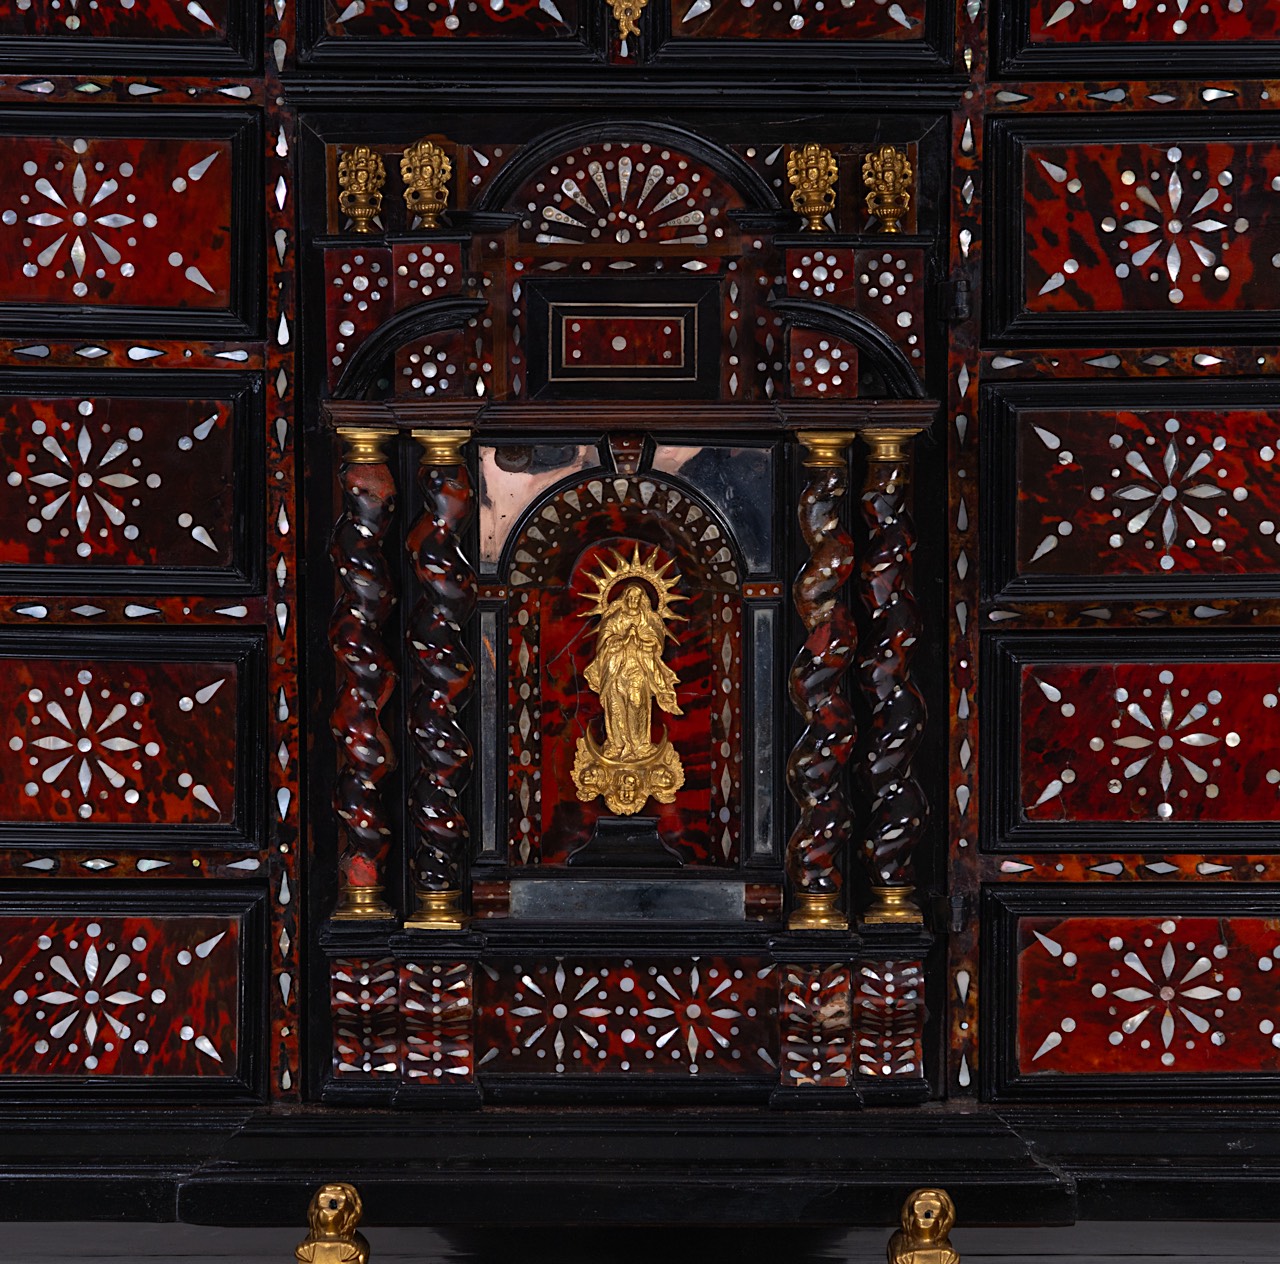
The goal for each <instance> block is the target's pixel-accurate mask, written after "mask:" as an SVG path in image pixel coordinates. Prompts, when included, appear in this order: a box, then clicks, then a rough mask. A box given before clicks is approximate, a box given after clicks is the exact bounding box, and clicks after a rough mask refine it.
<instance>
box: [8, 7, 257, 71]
mask: <svg viewBox="0 0 1280 1264" xmlns="http://www.w3.org/2000/svg"><path fill="white" fill-rule="evenodd" d="M256 24H257V15H256V14H255V13H254V12H253V10H252V4H251V0H6V3H5V4H4V5H3V6H0V65H12V66H14V67H15V68H16V69H18V70H19V71H30V70H31V68H32V67H33V66H35V65H39V66H40V67H41V68H42V69H43V70H46V71H48V70H52V69H55V68H57V69H67V70H103V69H107V68H117V67H118V68H120V69H122V70H127V71H128V72H129V73H133V74H140V73H144V72H145V71H146V70H147V69H149V68H153V67H154V68H157V70H158V69H159V68H160V67H164V69H165V70H168V71H170V72H174V71H176V70H177V68H178V67H183V68H189V69H191V70H213V69H226V70H232V69H248V68H249V67H250V66H251V65H252V64H253V59H252V49H253V45H254V34H255V30H254V28H255V26H256ZM37 41H38V42H37Z"/></svg>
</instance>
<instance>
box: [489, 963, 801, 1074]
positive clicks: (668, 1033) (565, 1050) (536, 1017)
mask: <svg viewBox="0 0 1280 1264" xmlns="http://www.w3.org/2000/svg"><path fill="white" fill-rule="evenodd" d="M778 986H779V985H778V975H777V970H776V968H775V967H774V966H772V965H770V964H768V963H764V962H756V963H750V962H745V961H726V960H723V959H720V958H714V957H704V958H685V959H683V960H675V959H670V960H668V959H663V960H646V959H636V960H601V959H599V958H593V959H583V960H580V961H575V960H571V959H568V958H564V959H560V958H542V959H530V960H525V961H512V962H510V963H507V962H502V963H486V964H485V966H484V967H483V969H481V970H479V971H477V975H476V993H477V995H476V1015H477V1021H478V1023H479V1031H478V1033H477V1039H476V1053H477V1066H478V1069H479V1070H480V1071H481V1072H487V1073H490V1074H495V1073H502V1074H515V1075H553V1076H554V1075H600V1074H623V1075H640V1076H642V1075H668V1076H669V1075H678V1076H683V1077H685V1078H686V1079H687V1078H688V1077H690V1076H699V1077H702V1076H754V1077H760V1078H767V1077H770V1076H776V1075H777V1073H778V1035H777V1025H778Z"/></svg>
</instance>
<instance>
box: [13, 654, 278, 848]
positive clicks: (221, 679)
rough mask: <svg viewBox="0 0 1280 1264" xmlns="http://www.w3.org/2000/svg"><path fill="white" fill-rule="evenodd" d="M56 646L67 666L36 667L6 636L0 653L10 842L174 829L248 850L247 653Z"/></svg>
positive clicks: (250, 745)
mask: <svg viewBox="0 0 1280 1264" xmlns="http://www.w3.org/2000/svg"><path fill="white" fill-rule="evenodd" d="M66 644H67V648H68V650H69V651H71V652H70V653H69V654H68V656H66V657H61V656H58V657H55V656H52V655H51V654H49V653H48V651H47V650H46V654H44V655H41V656H39V657H35V656H33V655H31V654H30V653H28V652H24V651H22V650H20V649H19V648H18V646H17V644H16V643H15V641H14V640H12V639H7V640H6V641H5V642H4V643H3V644H0V666H2V667H3V671H4V674H5V679H6V682H7V685H8V688H7V690H6V692H5V696H4V701H3V703H2V704H0V729H2V730H3V733H4V740H5V744H6V746H7V747H8V751H9V758H10V761H11V762H10V768H9V775H8V776H6V777H4V778H2V779H0V832H2V833H3V835H4V836H5V837H6V839H7V840H8V841H10V842H17V841H19V840H21V841H23V842H24V843H26V844H27V845H31V844H32V843H38V844H39V845H45V844H46V843H47V842H49V841H51V840H53V839H56V840H57V841H60V842H64V843H66V842H75V841H77V840H78V841H89V839H90V837H91V836H92V837H93V838H98V837H100V836H101V835H102V834H103V833H104V831H105V833H107V834H109V835H111V836H112V837H115V838H117V840H118V838H119V837H120V836H125V837H127V838H128V839H129V840H130V841H131V842H132V841H135V840H136V841H138V842H144V843H146V842H150V843H156V842H159V841H161V840H162V839H164V840H172V839H173V838H174V837H175V832H176V834H177V835H179V836H181V837H182V838H184V839H189V840H191V841H195V840H204V841H207V842H209V843H211V844H212V843H218V844H222V845H226V844H234V843H236V842H237V841H239V842H243V841H245V836H246V834H248V833H249V832H250V830H251V829H252V826H253V820H254V818H255V817H256V815H257V813H256V812H254V811H253V810H252V802H253V798H252V792H251V789H250V787H249V786H248V785H246V784H245V781H246V778H247V777H251V776H252V774H250V773H249V772H248V768H250V767H252V764H251V763H250V762H249V761H251V760H253V759H254V758H255V751H256V744H255V743H254V742H253V741H252V740H249V739H250V738H251V735H252V734H253V733H254V732H256V729H257V725H256V722H255V715H254V710H255V708H254V706H252V705H250V706H248V707H246V701H247V699H248V698H249V697H250V696H253V697H254V698H255V700H256V696H257V691H256V689H255V686H256V684H257V682H256V676H257V674H258V664H257V658H256V654H255V653H254V652H253V651H252V649H250V644H251V643H249V642H247V641H245V640H244V639H243V638H239V639H237V641H235V642H234V643H230V644H228V643H226V642H222V643H215V644H214V645H212V646H211V647H209V650H208V651H207V652H208V654H209V656H208V657H207V658H200V659H194V658H186V657H184V658H181V659H179V658H177V657H175V654H176V653H178V652H181V651H180V650H178V647H174V649H173V650H169V649H167V648H166V649H159V646H160V645H161V644H163V643H162V642H161V641H160V640H159V638H157V639H156V642H155V644H156V647H157V649H158V652H157V653H155V654H154V656H151V657H146V656H145V650H143V649H142V648H141V647H138V646H137V645H136V638H134V639H133V640H131V641H130V642H129V644H130V645H131V646H133V647H134V648H133V649H132V656H130V657H127V658H126V657H118V656H115V655H112V656H110V657H108V656H104V655H102V653H101V650H102V648H103V642H102V640H101V639H99V640H97V641H94V642H92V643H91V644H86V645H84V647H83V649H84V651H85V652H83V653H74V650H73V649H72V643H70V642H67V643H66ZM220 644H221V646H222V652H221V653H219V648H220ZM49 648H50V649H52V647H49ZM192 648H194V647H193V646H191V645H190V644H184V645H183V647H182V650H191V649H192ZM95 651H97V652H95ZM197 652H199V651H197Z"/></svg>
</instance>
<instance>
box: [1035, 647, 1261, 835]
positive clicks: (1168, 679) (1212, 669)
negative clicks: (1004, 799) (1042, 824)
mask: <svg viewBox="0 0 1280 1264" xmlns="http://www.w3.org/2000/svg"><path fill="white" fill-rule="evenodd" d="M1021 697H1022V706H1021V711H1022V714H1021V719H1020V728H1019V731H1020V733H1021V734H1022V737H1021V756H1020V778H1021V782H1020V784H1021V803H1022V810H1023V812H1024V813H1025V815H1026V817H1027V818H1028V819H1029V820H1033V821H1115V822H1124V821H1162V820H1163V821H1205V822H1208V821H1268V820H1274V819H1276V818H1277V816H1280V751H1277V749H1276V743H1275V740H1274V738H1275V734H1276V731H1277V727H1276V726H1277V715H1278V714H1280V713H1278V712H1277V709H1276V708H1277V704H1278V700H1280V663H1268V662H1257V661H1254V662H1248V661H1237V662H1232V663H1231V664H1230V665H1229V666H1224V665H1223V664H1221V663H1187V662H1181V663H1179V662H1174V663H1134V662H1127V663H1126V662H1118V663H1035V664H1031V665H1026V666H1024V667H1023V668H1022V678H1021Z"/></svg>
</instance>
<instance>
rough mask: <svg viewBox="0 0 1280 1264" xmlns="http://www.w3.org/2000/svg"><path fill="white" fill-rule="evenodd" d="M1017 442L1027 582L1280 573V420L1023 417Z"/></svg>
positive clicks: (1191, 413)
mask: <svg viewBox="0 0 1280 1264" xmlns="http://www.w3.org/2000/svg"><path fill="white" fill-rule="evenodd" d="M1017 442H1018V542H1017V559H1018V561H1017V568H1018V571H1019V573H1021V574H1028V575H1095V574H1099V573H1105V574H1114V575H1169V576H1178V575H1186V574H1192V575H1206V576H1207V575H1216V574H1243V573H1272V572H1275V571H1277V570H1280V486H1277V479H1276V477H1275V475H1276V474H1277V473H1280V459H1278V458H1277V446H1276V445H1277V444H1280V413H1277V412H1274V411H1272V412H1262V411H1257V410H1244V409H1239V410H1232V411H1230V412H1206V411H1203V410H1197V409H1183V408H1159V409H1156V408H1142V409H1134V410H1125V411H1114V412H1113V411H1106V412H1103V411H1085V410H1080V411H1066V410H1062V411H1058V410H1054V411H1045V412H1034V413H1022V414H1020V416H1019V431H1018V439H1017Z"/></svg>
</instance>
